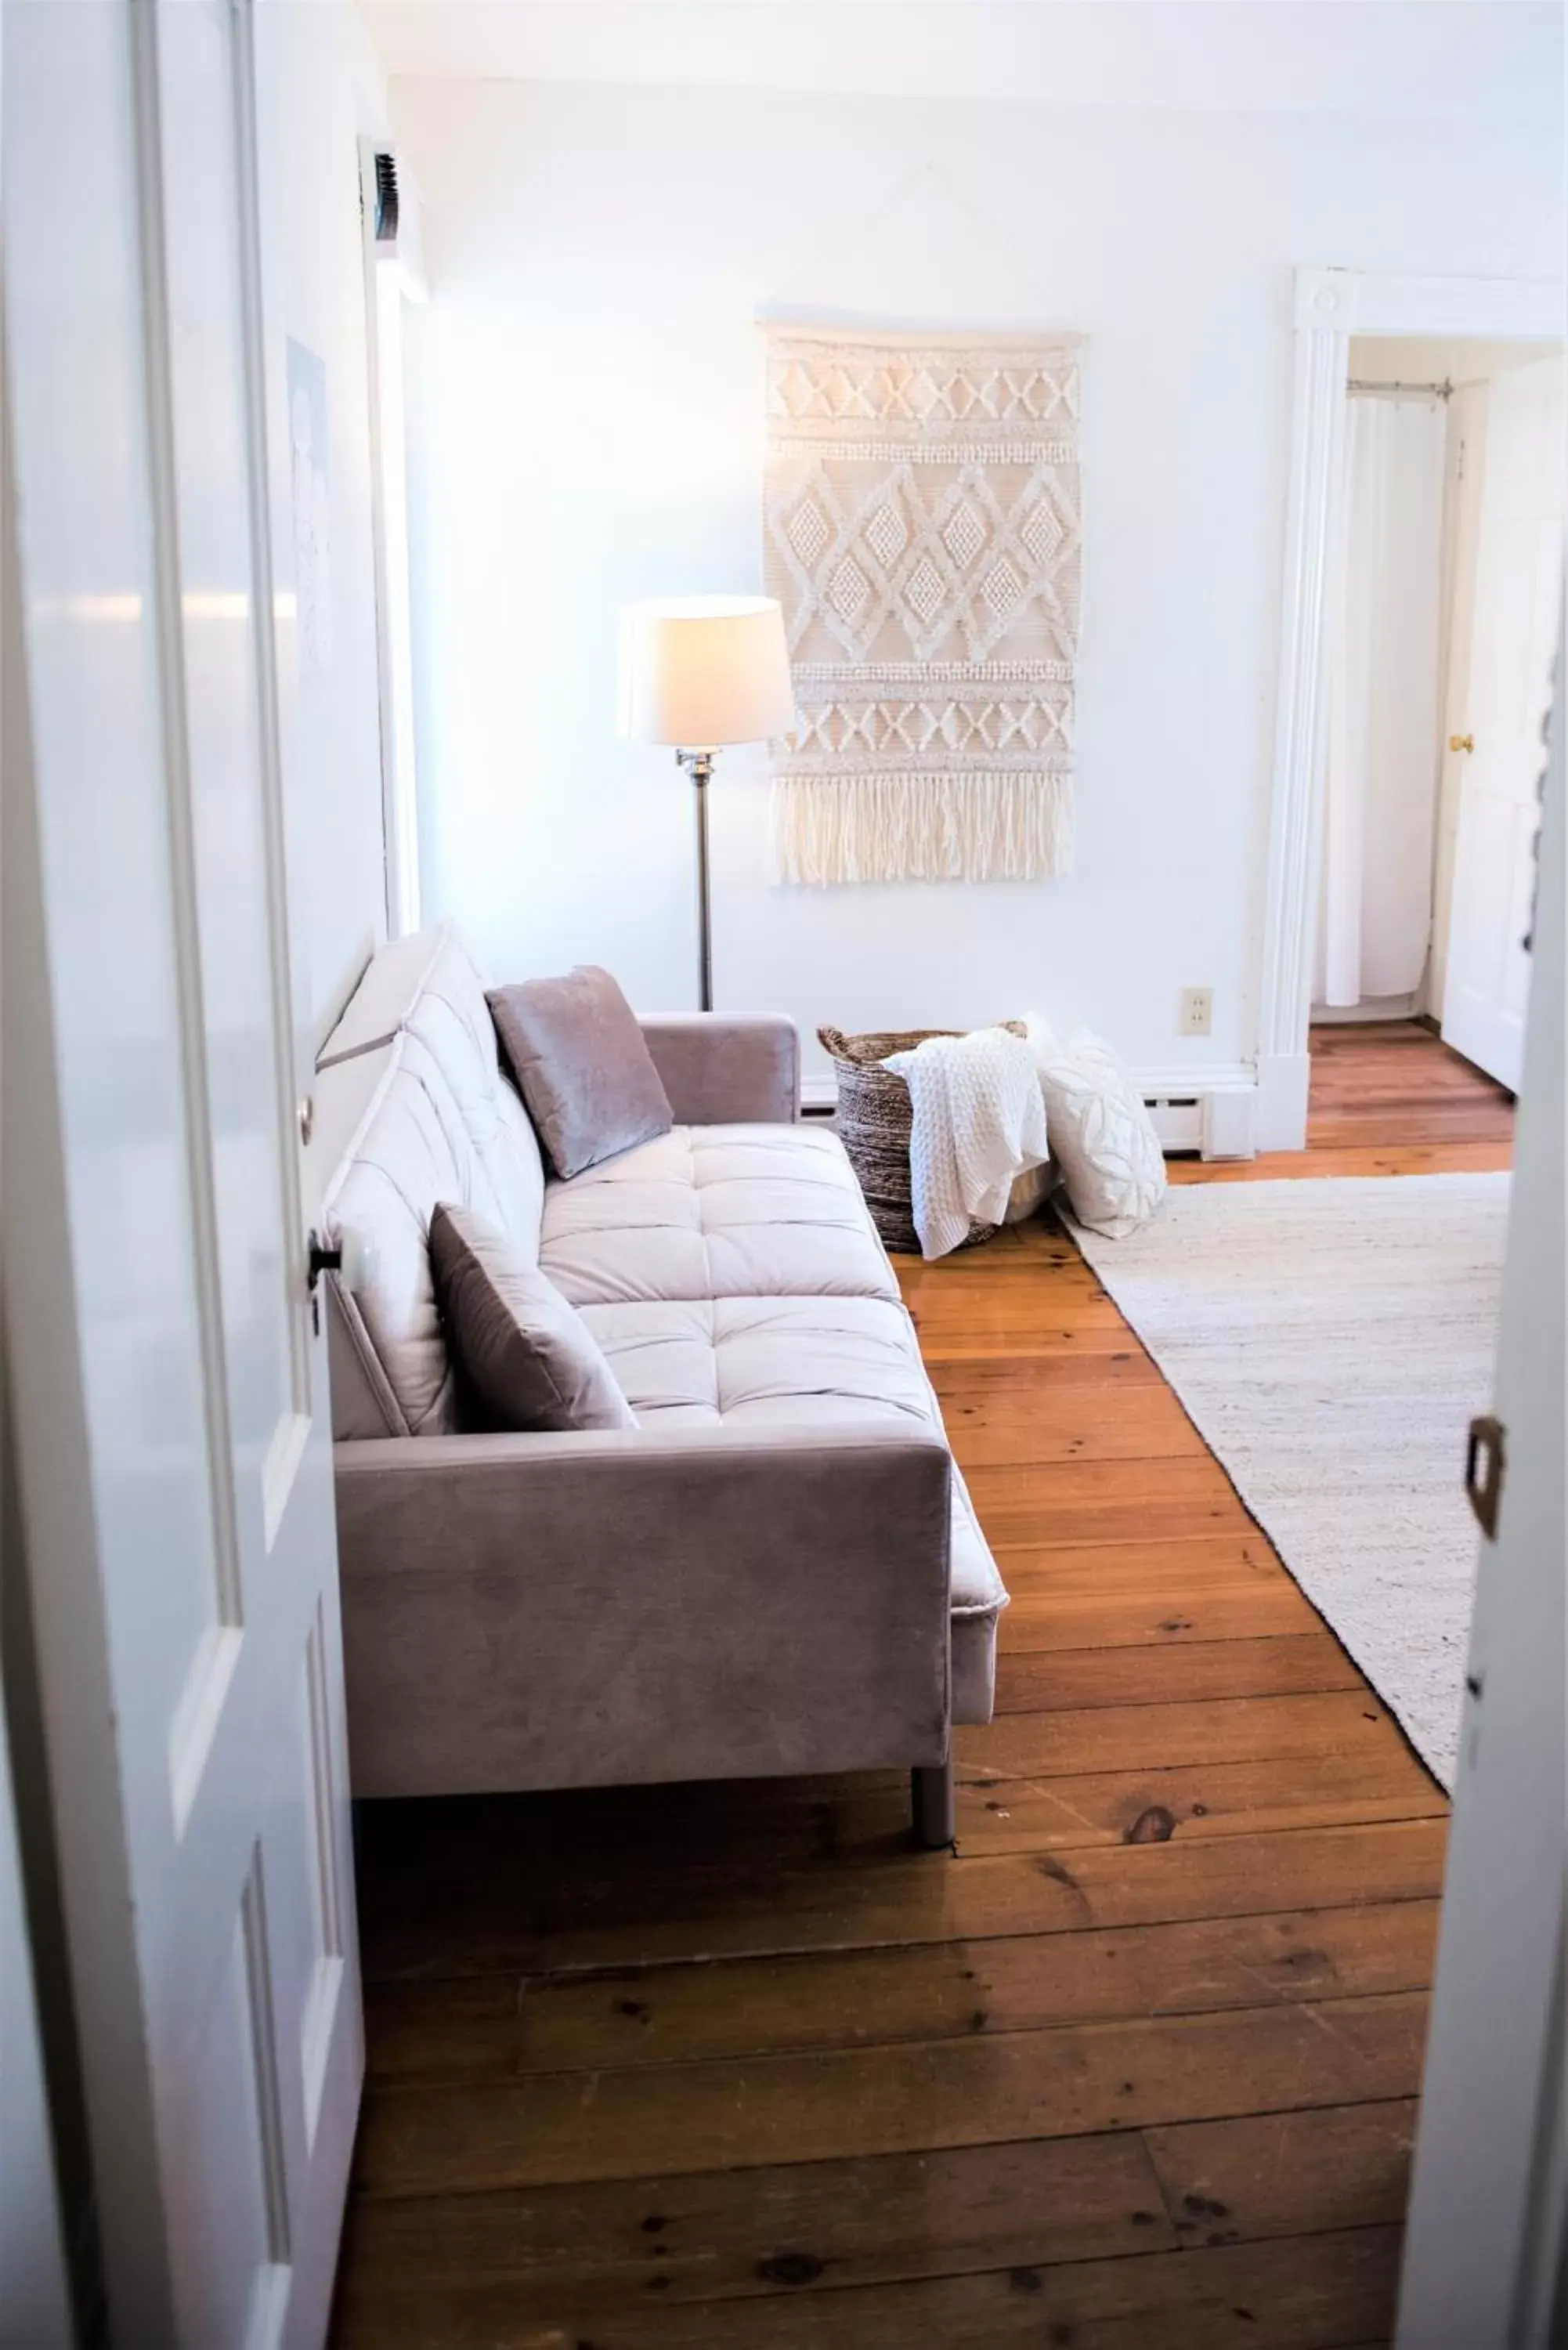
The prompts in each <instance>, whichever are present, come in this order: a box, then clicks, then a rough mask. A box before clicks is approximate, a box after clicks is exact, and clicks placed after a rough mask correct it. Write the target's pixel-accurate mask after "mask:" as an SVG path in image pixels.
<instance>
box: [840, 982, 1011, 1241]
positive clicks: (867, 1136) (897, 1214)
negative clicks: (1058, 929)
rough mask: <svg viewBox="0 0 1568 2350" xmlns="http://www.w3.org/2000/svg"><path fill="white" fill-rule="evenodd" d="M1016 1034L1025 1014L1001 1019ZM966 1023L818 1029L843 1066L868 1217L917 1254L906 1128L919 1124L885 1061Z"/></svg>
mask: <svg viewBox="0 0 1568 2350" xmlns="http://www.w3.org/2000/svg"><path fill="white" fill-rule="evenodd" d="M1001 1025H1002V1027H1004V1028H1006V1029H1007V1030H1008V1031H1009V1033H1010V1034H1011V1035H1014V1036H1022V1035H1025V1034H1026V1033H1027V1032H1026V1030H1025V1028H1024V1025H1023V1022H1022V1021H1021V1020H1005V1021H1003V1022H1002V1023H1001ZM964 1034H965V1031H964V1030H963V1029H961V1028H905V1029H898V1030H888V1031H878V1030H871V1031H868V1032H867V1034H866V1035H860V1036H846V1035H845V1034H844V1031H843V1030H842V1029H841V1028H819V1029H818V1030H817V1032H816V1037H817V1042H818V1044H819V1045H821V1046H822V1047H823V1049H824V1051H825V1052H827V1053H830V1054H831V1055H832V1056H833V1066H834V1067H835V1068H836V1070H837V1072H838V1117H837V1121H836V1123H837V1128H838V1139H839V1140H840V1141H841V1142H842V1143H843V1145H844V1148H845V1149H846V1151H847V1153H848V1155H849V1163H850V1165H851V1166H852V1167H853V1168H854V1170H855V1172H856V1175H857V1179H858V1180H859V1184H860V1189H861V1190H862V1191H863V1192H864V1193H865V1194H866V1205H867V1207H868V1208H869V1209H870V1211H871V1221H872V1222H873V1223H874V1224H875V1225H876V1227H877V1231H878V1232H880V1233H881V1235H882V1245H883V1247H884V1248H889V1249H899V1250H903V1251H905V1252H907V1253H909V1254H911V1255H914V1256H919V1253H920V1236H919V1232H916V1230H915V1222H914V1216H913V1214H912V1212H911V1209H910V1203H909V1129H910V1128H911V1126H912V1125H913V1123H914V1109H913V1105H912V1104H911V1102H910V1100H909V1087H908V1086H907V1085H906V1084H905V1083H904V1080H903V1078H902V1077H901V1076H899V1075H898V1071H897V1070H896V1069H885V1068H883V1067H882V1066H881V1064H882V1063H883V1062H884V1061H885V1060H886V1059H887V1057H888V1054H889V1053H910V1052H913V1050H914V1048H915V1046H916V1045H923V1044H924V1043H925V1041H926V1038H927V1037H928V1036H961V1035H964ZM997 1229H998V1227H997V1226H996V1225H995V1224H971V1226H970V1228H969V1238H968V1240H967V1241H965V1242H964V1243H962V1245H963V1246H964V1247H965V1248H972V1247H973V1246H974V1244H975V1243H976V1242H977V1241H988V1240H990V1238H991V1236H992V1233H993V1232H996V1231H997Z"/></svg>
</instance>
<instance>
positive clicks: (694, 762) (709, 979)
mask: <svg viewBox="0 0 1568 2350" xmlns="http://www.w3.org/2000/svg"><path fill="white" fill-rule="evenodd" d="M675 755H676V758H677V759H678V760H679V761H680V764H681V765H682V766H683V767H684V768H686V769H687V770H688V772H689V773H690V775H691V781H692V784H693V785H695V787H696V793H697V998H698V1004H699V1008H700V1009H701V1011H703V1012H711V1011H712V1009H713V940H712V931H711V920H710V916H709V911H708V785H709V782H710V780H711V776H712V773H713V754H712V752H711V751H677V753H676V754H675Z"/></svg>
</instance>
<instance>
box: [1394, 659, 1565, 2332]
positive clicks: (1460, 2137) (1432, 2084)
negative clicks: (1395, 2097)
mask: <svg viewBox="0 0 1568 2350" xmlns="http://www.w3.org/2000/svg"><path fill="white" fill-rule="evenodd" d="M1561 658H1562V657H1561V654H1560V655H1559V659H1560V660H1561ZM1564 720H1565V713H1564V710H1563V702H1562V701H1561V700H1559V702H1558V705H1557V709H1556V712H1555V716H1554V721H1553V733H1554V739H1553V743H1552V764H1551V768H1550V771H1549V774H1548V778H1547V806H1546V814H1545V819H1544V824H1543V828H1542V863H1541V888H1540V902H1539V905H1538V907H1537V908H1536V910H1535V924H1536V929H1535V948H1534V955H1535V962H1536V972H1535V987H1534V993H1533V998H1532V1009H1531V1014H1530V1039H1529V1049H1528V1052H1527V1055H1526V1059H1525V1067H1524V1085H1523V1089H1522V1093H1521V1100H1520V1113H1519V1134H1518V1148H1517V1153H1516V1163H1515V1173H1514V1185H1513V1201H1512V1207H1511V1213H1510V1219H1509V1234H1508V1270H1507V1275H1506V1278H1505V1281H1504V1284H1503V1298H1502V1327H1501V1341H1500V1345H1499V1350H1498V1366H1497V1387H1496V1402H1495V1405H1494V1407H1493V1408H1494V1410H1495V1412H1496V1414H1497V1417H1498V1419H1500V1420H1501V1423H1502V1426H1503V1430H1504V1438H1503V1445H1504V1461H1505V1467H1504V1474H1503V1482H1502V1488H1501V1497H1500V1503H1499V1509H1498V1515H1497V1522H1496V1534H1495V1540H1492V1541H1483V1542H1482V1543H1481V1544H1480V1573H1479V1575H1478V1577H1477V1585H1476V1607H1475V1617H1474V1621H1473V1623H1472V1626H1471V1630H1470V1648H1469V1677H1468V1679H1467V1684H1466V1688H1467V1695H1466V1700H1465V1712H1464V1727H1463V1735H1462V1738H1461V1741H1460V1749H1459V1776H1458V1781H1457V1783H1456V1785H1455V1789H1454V1824H1453V1835H1452V1840H1451V1842H1450V1845H1449V1866H1448V1875H1447V1880H1446V1883H1445V1885H1444V1888H1443V1928H1442V1940H1441V1944H1440V1947H1439V1950H1438V1978H1437V1991H1436V1996H1435V1999H1434V2002H1433V2010H1432V2026H1431V2033H1430V2037H1429V2040H1428V2050H1427V2070H1426V2078H1425V2081H1424V2084H1423V2090H1422V2106H1421V2122H1420V2131H1419V2136H1418V2137H1417V2145H1416V2176H1415V2184H1414V2189H1413V2191H1412V2196H1411V2204H1410V2222H1409V2231H1408V2235H1407V2243H1406V2255H1405V2282H1404V2290H1403V2293H1402V2296H1401V2303H1400V2322H1399V2334H1398V2341H1399V2345H1400V2350H1491V2345H1497V2350H1503V2346H1504V2345H1508V2350H1546V2345H1548V2343H1552V2342H1559V2343H1560V2342H1561V2341H1562V2340H1563V2338H1564V2337H1563V2332H1562V2331H1561V2330H1560V2329H1561V2327H1562V2326H1563V2324H1568V2306H1564V2307H1563V2308H1561V2309H1559V2310H1558V2311H1557V2313H1556V2318H1555V2325H1556V2328H1557V2329H1558V2330H1554V2322H1553V2314H1552V2299H1553V2295H1554V2294H1555V2293H1557V2292H1558V2291H1559V2290H1562V2291H1563V2292H1564V2293H1568V2275H1563V2274H1562V2273H1560V2262H1562V2260H1563V2252H1564V2248H1565V2244H1568V2235H1565V2230H1568V2075H1565V2074H1564V2071H1563V2065H1564V2054H1563V2052H1564V2047H1565V2045H1568V2042H1565V2037H1564V2033H1565V2026H1568V1977H1565V1975H1564V1971H1563V1964H1564V1952H1565V1950H1568V1940H1565V1939H1564V1937H1565V1930H1568V1916H1565V1913H1564V1882H1563V1849H1564V1842H1565V1839H1568V1816H1565V1814H1568V1800H1565V1789H1564V1779H1563V1765H1564V1721H1563V1709H1564V1681H1563V1642H1564V1634H1565V1631H1568V1626H1565V1622H1564V1612H1563V1611H1564V1589H1563V1559H1564V1552H1565V1542H1568V1529H1565V1523H1564V1486H1563V1418H1564V1411H1565V1409H1568V1404H1565V1399H1564V1388H1563V1352H1564V1330H1563V1283H1564V1264H1563V1239H1564V1234H1563V1120H1564V1117H1565V1115H1568V1110H1565V1105H1564V1095H1563V1056H1564V1043H1565V1040H1564V1004H1565V998H1568V970H1565V958H1564V943H1565V941H1564V930H1565V927H1568V914H1565V909H1564V903H1563V894H1564V892H1563V881H1564V869H1565V862H1568V842H1565V839H1564V830H1565V817H1568V810H1565V808H1564V805H1563V731H1564ZM1536 759H1537V764H1539V763H1540V752H1539V749H1538V750H1537V754H1536ZM1454 1465H1455V1474H1456V1476H1457V1475H1458V1473H1459V1463H1458V1461H1456V1462H1455V1464H1454Z"/></svg>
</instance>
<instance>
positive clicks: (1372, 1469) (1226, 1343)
mask: <svg viewBox="0 0 1568 2350" xmlns="http://www.w3.org/2000/svg"><path fill="white" fill-rule="evenodd" d="M1509 1182H1510V1178H1509V1177H1508V1176H1507V1175H1407V1176H1389V1177H1375V1178H1371V1179H1365V1180H1364V1179H1361V1178H1356V1177H1345V1178H1330V1179H1316V1180H1307V1181H1304V1182H1284V1183H1212V1184H1191V1185H1183V1186H1180V1187H1178V1188H1176V1189H1174V1190H1172V1191H1170V1193H1169V1194H1168V1197H1167V1199H1166V1201H1165V1204H1164V1206H1163V1207H1162V1208H1161V1210H1160V1211H1159V1214H1158V1216H1157V1217H1156V1219H1155V1221H1154V1222H1153V1223H1152V1224H1149V1225H1147V1226H1146V1227H1145V1228H1144V1230H1143V1231H1142V1232H1137V1233H1135V1234H1134V1235H1133V1236H1132V1238H1131V1239H1130V1240H1121V1241H1113V1240H1104V1239H1101V1238H1100V1237H1099V1236H1098V1235H1097V1234H1096V1233H1094V1232H1083V1231H1079V1230H1077V1229H1076V1228H1075V1238H1076V1239H1077V1242H1078V1245H1079V1247H1080V1248H1081V1249H1082V1250H1083V1252H1084V1254H1085V1256H1086V1257H1087V1259H1088V1261H1089V1263H1091V1264H1092V1265H1093V1266H1094V1268H1095V1271H1096V1273H1097V1274H1099V1276H1100V1279H1101V1280H1102V1281H1103V1282H1104V1283H1105V1285H1106V1288H1107V1289H1108V1290H1109V1291H1110V1294H1111V1295H1112V1296H1113V1297H1114V1298H1115V1299H1116V1304H1117V1305H1119V1306H1120V1307H1121V1309H1122V1311H1123V1313H1124V1314H1125V1315H1127V1320H1128V1321H1129V1322H1130V1323H1131V1324H1132V1326H1133V1328H1134V1329H1135V1330H1136V1331H1137V1334H1138V1336H1139V1337H1140V1338H1142V1339H1143V1340H1144V1342H1145V1344H1146V1345H1147V1347H1148V1349H1149V1352H1150V1353H1151V1354H1152V1355H1153V1357H1154V1358H1155V1360H1156V1362H1157V1363H1158V1365H1159V1367H1160V1369H1161V1370H1162V1371H1163V1372H1164V1374H1165V1376H1166V1378H1168V1380H1169V1381H1170V1383H1171V1385H1172V1387H1173V1388H1175V1389H1176V1391H1177V1393H1178V1395H1179V1397H1180V1398H1181V1400H1182V1402H1183V1403H1184V1404H1185V1406H1186V1407H1187V1409H1188V1411H1189V1414H1190V1415H1191V1417H1192V1419H1193V1420H1194V1421H1195V1422H1196V1424H1197V1426H1198V1429H1199V1432H1200V1433H1201V1435H1202V1436H1203V1437H1204V1439H1205V1440H1206V1441H1207V1442H1208V1443H1209V1444H1210V1446H1211V1447H1212V1448H1213V1450H1214V1451H1215V1452H1216V1453H1218V1455H1219V1457H1220V1461H1222V1463H1223V1464H1224V1467H1225V1469H1226V1470H1227V1471H1228V1472H1229V1474H1230V1476H1231V1482H1233V1483H1234V1485H1235V1487H1236V1489H1237V1491H1238V1492H1239V1493H1240V1494H1241V1498H1242V1500H1243V1501H1244V1502H1245V1503H1246V1504H1247V1507H1248V1508H1249V1509H1250V1510H1251V1513H1252V1514H1253V1515H1254V1517H1255V1518H1256V1519H1257V1520H1258V1523H1260V1525H1262V1528H1263V1530H1264V1532H1265V1533H1266V1534H1268V1536H1269V1538H1270V1540H1271V1541H1272V1544H1274V1547H1275V1549H1276V1550H1277V1551H1278V1552H1279V1554H1280V1555H1281V1557H1282V1559H1283V1560H1284V1562H1285V1565H1287V1566H1288V1567H1289V1569H1290V1571H1291V1573H1292V1575H1294V1577H1295V1579H1296V1581H1297V1582H1298V1583H1299V1584H1300V1585H1301V1586H1302V1588H1303V1590H1304V1591H1305V1593H1306V1595H1307V1596H1308V1598H1309V1599H1311V1600H1312V1602H1313V1604H1314V1607H1318V1608H1319V1609H1320V1610H1321V1611H1322V1613H1323V1614H1324V1616H1325V1617H1327V1619H1328V1621H1329V1623H1330V1624H1331V1625H1332V1626H1333V1627H1334V1631H1335V1632H1336V1633H1337V1634H1338V1635H1339V1637H1340V1638H1341V1639H1342V1640H1343V1641H1344V1643H1345V1647H1346V1648H1348V1649H1349V1651H1350V1653H1351V1655H1352V1656H1353V1657H1354V1658H1355V1661H1356V1663H1357V1664H1358V1665H1359V1666H1360V1667H1361V1669H1362V1670H1363V1672H1365V1673H1366V1677H1367V1679H1369V1680H1370V1681H1371V1682H1372V1684H1373V1686H1374V1688H1375V1689H1376V1690H1377V1691H1378V1692H1379V1694H1380V1695H1381V1696H1382V1698H1383V1700H1384V1701H1385V1703H1386V1704H1387V1705H1388V1706H1390V1707H1391V1708H1392V1710H1393V1711H1394V1712H1395V1713H1396V1714H1397V1716H1398V1718H1399V1720H1400V1721H1402V1722H1403V1724H1404V1725H1405V1728H1406V1730H1407V1732H1408V1734H1409V1736H1410V1738H1411V1740H1412V1741H1413V1742H1414V1743H1415V1744H1416V1746H1417V1748H1418V1749H1419V1750H1420V1752H1421V1753H1422V1754H1423V1755H1424V1756H1425V1758H1426V1760H1427V1761H1428V1763H1429V1764H1430V1765H1431V1767H1432V1769H1433V1770H1434V1771H1435V1772H1436V1773H1437V1774H1438V1777H1439V1778H1440V1779H1441V1780H1442V1782H1443V1783H1444V1784H1445V1786H1451V1785H1452V1783H1453V1773H1454V1760H1455V1755H1456V1752H1457V1751H1458V1742H1459V1700H1460V1694H1461V1685H1462V1681H1463V1677H1464V1667H1465V1652H1466V1647H1467V1643H1468V1638H1469V1613H1470V1595H1471V1591H1472V1589H1473V1586H1474V1581H1475V1565H1476V1548H1477V1542H1478V1534H1477V1530H1476V1524H1475V1521H1474V1519H1473V1518H1472V1516H1471V1515H1470V1511H1469V1503H1467V1501H1466V1499H1465V1495H1464V1491H1463V1482H1462V1481H1463V1473H1464V1458H1465V1438H1466V1431H1467V1430H1468V1427H1469V1420H1470V1419H1471V1416H1472V1415H1473V1414H1474V1413H1476V1412H1478V1411H1484V1410H1485V1409H1487V1406H1488V1403H1489V1400H1490V1393H1491V1378H1492V1357H1493V1352H1494V1349H1495V1347H1496V1341H1497V1317H1498V1301H1499V1296H1500V1294H1501V1282H1502V1258H1503V1238H1504V1229H1505V1225H1506V1222H1507V1216H1508V1197H1509Z"/></svg>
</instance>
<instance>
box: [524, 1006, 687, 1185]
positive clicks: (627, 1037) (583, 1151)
mask: <svg viewBox="0 0 1568 2350" xmlns="http://www.w3.org/2000/svg"><path fill="white" fill-rule="evenodd" d="M490 1009H491V1011H492V1013H493V1015H494V1019H495V1031H496V1035H498V1036H499V1037H500V1039H501V1049H502V1051H503V1053H504V1055H505V1056H506V1059H507V1062H508V1064H509V1065H510V1067H511V1070H512V1074H513V1076H514V1077H515V1078H516V1080H517V1086H518V1090H519V1091H520V1092H521V1094H522V1096H523V1098H524V1101H525V1102H526V1103H527V1105H528V1114H529V1116H530V1117H531V1118H532V1119H533V1121H534V1124H535V1128H537V1130H538V1135H539V1139H540V1141H541V1142H542V1143H543V1144H544V1146H545V1151H546V1152H547V1154H548V1156H549V1160H550V1164H551V1166H552V1168H553V1169H554V1170H555V1171H556V1174H557V1175H560V1176H563V1177H564V1176H571V1175H580V1174H581V1173H582V1171H583V1170H584V1168H585V1167H597V1166H598V1165H599V1164H600V1162H601V1161H602V1160H604V1159H613V1158H615V1157H616V1156H617V1154H618V1152H620V1151H623V1150H629V1149H631V1148H632V1146H633V1145H634V1144H635V1143H639V1142H649V1141H651V1140H652V1139H653V1137H654V1136H655V1135H658V1134H668V1133H669V1131H670V1127H671V1126H672V1125H673V1124H674V1120H673V1118H671V1116H670V1097H669V1095H668V1094H667V1093H666V1092H665V1090H664V1087H663V1085H662V1083H661V1082H660V1079H659V1071H658V1070H657V1069H656V1068H655V1067H654V1066H653V1055H652V1054H651V1053H650V1052H649V1049H648V1042H647V1039H646V1038H645V1037H644V1035H643V1033H642V1030H641V1029H640V1028H639V1025H638V1022H637V1014H636V1013H635V1012H634V1011H633V1010H632V1008H631V1006H630V1004H629V1003H628V1002H627V1000H626V998H625V996H624V995H623V994H622V993H621V992H620V989H619V988H618V986H617V984H616V983H615V981H614V980H613V979H612V978H611V977H610V975H609V973H608V972H607V971H601V970H600V969H599V967H598V965H597V963H578V964H577V965H576V969H575V970H572V971H569V972H567V973H566V976H565V978H563V979H530V980H524V982H523V983H521V984H520V985H518V986H515V987H497V988H493V989H492V991H491V994H490Z"/></svg>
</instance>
